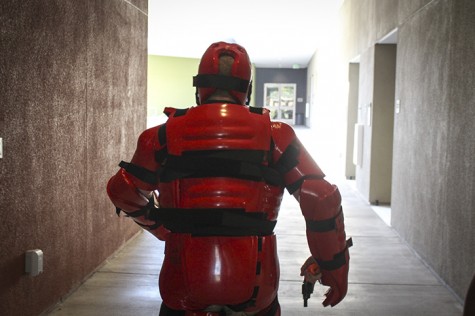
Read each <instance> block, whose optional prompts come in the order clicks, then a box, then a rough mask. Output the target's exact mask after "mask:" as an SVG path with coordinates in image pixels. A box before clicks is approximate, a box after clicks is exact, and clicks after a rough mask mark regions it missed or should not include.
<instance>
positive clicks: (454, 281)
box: [319, 0, 475, 299]
mask: <svg viewBox="0 0 475 316" xmlns="http://www.w3.org/2000/svg"><path fill="white" fill-rule="evenodd" d="M474 21H475V2H473V1H471V0H457V1H453V0H432V1H431V0H419V1H413V0H399V1H396V0H385V1H382V0H346V1H345V2H344V4H343V6H342V9H341V21H340V23H341V24H340V25H341V27H342V29H343V32H342V37H341V42H340V43H339V44H337V45H334V46H333V47H331V49H335V47H336V48H340V49H341V50H342V52H343V53H342V56H341V60H340V61H338V62H336V63H335V69H339V68H341V67H343V68H346V69H348V65H349V63H350V62H351V61H354V60H355V58H356V59H358V60H359V62H360V81H359V83H360V91H359V92H360V93H359V100H360V103H359V106H360V107H362V108H361V111H360V113H359V117H358V120H359V121H360V120H361V121H365V119H366V118H367V117H368V116H367V110H368V108H367V107H365V105H367V104H369V102H375V95H374V94H373V92H374V90H373V87H374V86H375V85H374V84H375V80H378V79H377V71H376V72H375V68H374V65H375V63H377V52H376V53H375V51H376V50H377V48H376V44H377V43H378V41H379V40H380V39H381V38H383V37H384V36H385V35H386V34H388V33H390V32H391V31H392V30H394V29H396V28H397V29H398V40H397V60H396V84H395V86H396V88H395V97H394V98H395V100H400V104H401V107H400V112H399V113H397V114H395V118H394V139H393V142H394V143H393V160H392V162H393V166H392V181H391V184H392V189H391V208H392V224H393V226H394V228H395V229H396V230H397V232H398V233H399V234H400V235H401V237H402V238H404V239H405V240H406V241H407V242H408V244H409V245H410V246H411V247H412V248H413V249H414V250H415V251H416V252H417V253H418V254H419V255H420V256H421V258H422V259H423V260H424V261H425V262H426V263H427V264H428V265H429V266H430V267H431V268H432V269H433V270H434V271H435V273H437V274H438V275H439V276H440V277H441V278H442V279H443V280H444V281H445V282H446V283H447V284H448V286H449V287H451V288H452V289H453V290H454V292H455V293H456V294H457V295H458V296H459V297H460V298H462V299H463V298H464V297H465V293H466V290H467V288H468V285H469V282H470V280H471V278H472V275H473V273H474V271H475V255H474V254H475V230H474V229H473V227H475V211H474V210H475V194H474V192H475V190H474V184H473V183H474V181H473V179H474V178H475V160H474V159H473V157H475V146H474V145H473V144H474V143H473V140H474V139H475V125H474V124H473V122H474V121H475V104H474V103H475V89H474V88H473V87H474V86H475V85H474V83H475V62H474V59H473V56H475V44H474V43H475V32H474V29H475V23H474ZM321 54H322V53H320V54H319V55H321ZM375 56H376V57H375ZM346 80H347V72H346V73H343V72H342V76H341V82H344V81H346ZM345 106H346V104H345ZM366 133H369V134H370V135H371V136H368V137H369V138H365V145H364V157H363V160H364V161H363V164H369V165H363V168H362V169H361V170H359V174H358V170H357V180H356V181H357V187H358V189H359V190H360V191H361V193H362V195H363V196H367V197H368V199H369V187H370V185H371V172H372V171H371V169H370V166H371V164H372V160H374V158H375V157H374V153H372V151H371V145H370V144H371V143H372V142H373V141H374V139H371V137H374V133H373V130H372V128H371V129H367V128H365V134H366ZM365 167H366V168H365ZM365 190H367V191H365Z"/></svg>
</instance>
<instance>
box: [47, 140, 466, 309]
mask: <svg viewBox="0 0 475 316" xmlns="http://www.w3.org/2000/svg"><path fill="white" fill-rule="evenodd" d="M302 137H305V135H304V136H302ZM307 146H308V145H307ZM332 182H336V184H337V185H338V186H339V188H340V190H341V192H342V197H343V208H344V212H345V223H346V227H347V229H346V232H347V235H348V236H351V237H353V242H354V246H353V247H352V248H350V254H351V264H350V266H351V267H350V275H349V289H348V295H347V297H346V298H345V300H344V301H343V302H341V303H340V304H339V305H337V306H336V307H334V308H328V307H327V308H324V307H323V306H322V305H321V302H322V301H323V294H324V292H325V290H326V289H325V288H324V287H323V286H321V285H317V286H316V287H315V292H314V294H313V295H312V297H311V298H310V300H309V302H308V305H309V306H308V307H307V308H304V307H303V301H302V297H301V293H300V289H301V282H302V280H301V277H300V276H299V271H300V266H301V264H302V263H303V262H304V261H305V259H306V258H307V257H308V256H309V251H308V247H307V245H306V238H305V223H304V220H303V217H302V215H301V213H300V210H299V206H298V204H297V202H296V201H295V200H294V199H293V197H291V196H289V195H288V194H286V196H285V198H284V202H283V205H282V207H281V212H280V217H279V221H278V224H277V227H276V229H275V232H276V235H277V236H278V252H279V258H280V263H281V282H280V288H279V300H280V303H281V308H282V315H285V316H287V315H289V316H291V315H351V316H372V315H374V316H423V315H430V316H439V315H440V316H452V315H453V316H460V315H461V314H462V305H461V304H460V302H459V301H458V300H457V299H456V298H455V297H454V296H453V295H452V293H451V292H450V291H449V290H448V289H447V288H446V287H444V286H443V285H442V284H441V283H440V282H439V280H438V279H437V278H436V277H435V276H434V275H433V274H432V273H431V272H430V270H429V269H428V268H427V267H426V266H425V265H424V264H423V263H422V262H421V261H420V260H419V259H418V257H417V256H416V255H415V254H414V253H413V252H412V251H411V250H410V249H409V248H408V247H407V246H406V244H405V243H404V242H403V241H401V240H400V238H399V237H398V235H397V234H396V233H395V232H394V230H393V229H392V228H391V227H390V226H388V225H387V224H386V223H385V222H384V221H383V220H382V219H381V218H380V217H379V216H378V215H377V214H376V213H375V211H374V210H373V209H372V208H371V206H370V205H368V204H367V203H366V202H364V201H363V200H362V199H361V197H360V196H359V194H358V193H356V192H355V190H354V186H353V185H352V183H351V181H347V180H339V177H335V178H332ZM163 246H164V245H163V243H162V242H160V241H158V240H156V239H155V238H154V237H153V236H151V235H150V234H148V233H147V232H143V233H141V234H139V235H138V236H137V237H136V238H135V239H134V240H132V241H131V242H129V244H128V245H127V246H126V247H124V248H123V250H122V251H120V252H119V253H118V254H117V255H116V256H115V257H113V258H110V259H109V260H108V262H107V263H106V264H105V265H104V266H103V267H102V268H101V269H99V270H98V271H97V272H96V273H94V274H93V275H92V277H91V278H90V279H88V280H87V281H86V282H85V283H84V284H83V285H82V286H81V287H80V288H79V289H77V291H75V292H74V293H73V294H72V295H71V296H70V297H69V298H67V299H66V300H65V301H64V302H63V303H62V304H61V305H58V306H57V307H56V308H55V309H54V310H53V311H52V312H51V313H50V314H49V315H54V316H60V315H74V316H96V315H97V316H99V315H101V316H103V315H114V316H116V315H117V316H119V315H144V316H145V315H147V316H149V315H158V310H159V307H160V303H161V298H160V294H159V291H158V286H157V279H158V273H159V270H160V265H161V261H162V259H163Z"/></svg>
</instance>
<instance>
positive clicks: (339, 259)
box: [315, 238, 353, 270]
mask: <svg viewBox="0 0 475 316" xmlns="http://www.w3.org/2000/svg"><path fill="white" fill-rule="evenodd" d="M351 246H353V239H351V238H350V239H348V240H347V241H346V247H345V249H343V250H342V251H341V252H339V253H337V254H336V255H334V256H333V259H332V260H328V261H323V260H317V259H316V258H315V260H316V261H317V263H318V265H319V266H320V268H322V269H323V270H336V269H338V268H340V267H342V266H344V265H345V264H346V251H347V250H348V248H350V247H351Z"/></svg>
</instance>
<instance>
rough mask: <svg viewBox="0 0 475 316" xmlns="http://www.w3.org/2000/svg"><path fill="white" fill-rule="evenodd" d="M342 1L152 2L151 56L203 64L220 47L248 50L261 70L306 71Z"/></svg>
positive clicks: (157, 0)
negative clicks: (222, 43) (224, 44)
mask: <svg viewBox="0 0 475 316" xmlns="http://www.w3.org/2000/svg"><path fill="white" fill-rule="evenodd" d="M341 2H342V1H341V0H293V1H289V0H240V1H234V2H231V1H222V0H221V1H220V0H200V1H189V0H173V1H166V2H165V1H164V0H149V6H148V14H149V15H148V21H149V22H148V23H149V25H148V51H149V54H151V55H162V56H174V57H187V58H201V56H202V54H203V53H204V51H205V50H206V48H207V47H208V46H209V45H210V44H211V43H213V42H216V41H221V40H224V41H228V42H236V43H238V44H240V45H242V46H244V47H245V48H246V50H247V52H248V54H249V56H250V58H251V61H252V62H253V63H254V64H255V66H256V67H266V68H305V67H307V65H308V62H309V61H310V59H311V58H312V56H313V54H314V53H315V51H316V50H317V48H318V46H319V45H321V42H322V41H323V40H324V39H326V38H328V37H331V36H332V35H333V33H334V31H335V30H334V29H333V28H332V27H330V26H329V25H330V24H331V22H332V21H334V20H335V15H336V12H337V10H338V8H339V7H340V5H341Z"/></svg>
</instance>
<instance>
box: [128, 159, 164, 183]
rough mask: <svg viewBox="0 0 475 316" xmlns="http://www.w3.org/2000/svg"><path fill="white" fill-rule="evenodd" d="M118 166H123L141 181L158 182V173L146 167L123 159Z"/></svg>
mask: <svg viewBox="0 0 475 316" xmlns="http://www.w3.org/2000/svg"><path fill="white" fill-rule="evenodd" d="M119 167H121V168H124V169H125V171H127V172H128V173H130V174H131V175H133V176H135V177H136V178H137V179H139V180H141V181H143V182H146V183H149V184H156V183H157V182H158V174H157V173H156V172H153V171H151V170H148V169H147V168H144V167H141V166H139V165H136V164H133V163H129V162H125V161H121V162H120V163H119Z"/></svg>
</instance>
